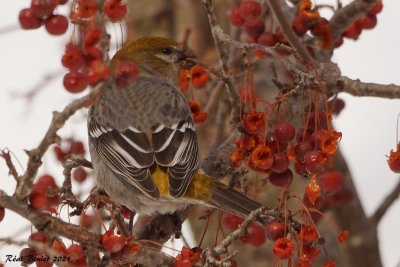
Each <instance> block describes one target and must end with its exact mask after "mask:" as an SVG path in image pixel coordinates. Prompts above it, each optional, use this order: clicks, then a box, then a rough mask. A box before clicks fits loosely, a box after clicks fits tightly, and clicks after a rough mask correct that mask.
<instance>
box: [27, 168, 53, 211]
mask: <svg viewBox="0 0 400 267" xmlns="http://www.w3.org/2000/svg"><path fill="white" fill-rule="evenodd" d="M60 201H61V198H60V188H59V187H58V186H57V184H56V182H55V180H54V178H53V177H52V176H50V175H43V176H41V177H39V179H38V180H37V182H36V183H34V184H33V185H32V191H31V194H30V196H29V203H30V205H31V207H32V208H34V209H38V210H46V211H49V212H51V213H57V210H56V208H57V206H58V205H59V204H60Z"/></svg>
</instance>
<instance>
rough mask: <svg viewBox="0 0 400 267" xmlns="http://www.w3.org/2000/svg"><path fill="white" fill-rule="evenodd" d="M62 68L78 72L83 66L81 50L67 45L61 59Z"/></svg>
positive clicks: (70, 44) (83, 60)
mask: <svg viewBox="0 0 400 267" xmlns="http://www.w3.org/2000/svg"><path fill="white" fill-rule="evenodd" d="M61 62H62V64H63V66H64V67H66V68H68V69H70V70H78V69H79V68H80V67H82V66H83V65H85V56H84V54H83V52H82V50H81V49H80V48H79V47H77V46H76V45H74V44H72V43H68V44H67V45H66V47H65V52H64V55H63V57H62V59H61Z"/></svg>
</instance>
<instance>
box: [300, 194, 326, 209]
mask: <svg viewBox="0 0 400 267" xmlns="http://www.w3.org/2000/svg"><path fill="white" fill-rule="evenodd" d="M303 204H304V206H306V207H307V208H313V209H317V210H320V209H321V208H322V206H323V205H324V199H323V197H322V196H319V197H318V198H317V199H316V200H315V202H314V203H311V201H310V197H309V196H308V195H307V194H304V195H303Z"/></svg>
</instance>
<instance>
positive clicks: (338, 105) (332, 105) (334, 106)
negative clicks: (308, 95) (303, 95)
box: [328, 38, 346, 115]
mask: <svg viewBox="0 0 400 267" xmlns="http://www.w3.org/2000/svg"><path fill="white" fill-rule="evenodd" d="M342 40H343V38H342ZM345 105H346V103H345V102H344V100H343V99H341V98H334V99H332V100H329V101H328V108H329V110H330V111H331V112H332V113H333V114H335V115H338V114H339V113H340V112H341V111H342V110H343V109H344V107H345Z"/></svg>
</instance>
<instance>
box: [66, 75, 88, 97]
mask: <svg viewBox="0 0 400 267" xmlns="http://www.w3.org/2000/svg"><path fill="white" fill-rule="evenodd" d="M63 84H64V87H65V89H67V91H68V92H71V93H80V92H82V91H83V90H85V88H86V86H87V85H88V80H87V76H86V75H85V74H83V73H81V72H77V71H71V72H68V73H67V74H65V76H64V79H63Z"/></svg>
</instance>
